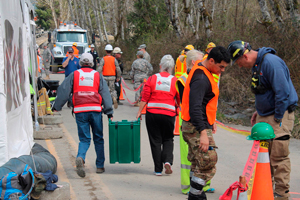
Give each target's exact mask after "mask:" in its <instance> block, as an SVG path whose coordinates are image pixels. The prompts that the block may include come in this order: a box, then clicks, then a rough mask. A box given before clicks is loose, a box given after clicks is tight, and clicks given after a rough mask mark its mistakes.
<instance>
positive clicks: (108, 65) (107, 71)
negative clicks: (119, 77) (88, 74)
mask: <svg viewBox="0 0 300 200" xmlns="http://www.w3.org/2000/svg"><path fill="white" fill-rule="evenodd" d="M103 59H104V66H103V69H102V74H103V76H115V75H116V65H115V59H116V58H115V57H113V56H110V55H109V56H104V57H103Z"/></svg>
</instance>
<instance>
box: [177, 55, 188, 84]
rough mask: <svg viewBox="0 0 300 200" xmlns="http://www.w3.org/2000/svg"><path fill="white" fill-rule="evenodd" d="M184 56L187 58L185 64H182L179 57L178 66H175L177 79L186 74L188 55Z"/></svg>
mask: <svg viewBox="0 0 300 200" xmlns="http://www.w3.org/2000/svg"><path fill="white" fill-rule="evenodd" d="M180 56H182V55H180ZM180 56H179V57H180ZM183 56H185V58H184V61H183V62H180V59H179V57H178V58H177V60H176V65H175V76H176V78H179V77H180V76H181V75H182V74H183V73H186V55H183Z"/></svg>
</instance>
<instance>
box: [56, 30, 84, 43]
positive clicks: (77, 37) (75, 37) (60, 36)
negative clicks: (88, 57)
mask: <svg viewBox="0 0 300 200" xmlns="http://www.w3.org/2000/svg"><path fill="white" fill-rule="evenodd" d="M57 42H81V43H87V39H86V33H83V32H58V33H57Z"/></svg>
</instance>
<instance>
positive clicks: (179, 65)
mask: <svg viewBox="0 0 300 200" xmlns="http://www.w3.org/2000/svg"><path fill="white" fill-rule="evenodd" d="M194 49H195V48H194V46H193V45H191V44H189V45H187V46H185V48H184V51H183V54H182V55H180V56H178V58H177V60H176V65H175V76H176V77H177V78H179V77H180V76H181V75H182V74H183V73H186V53H187V52H188V51H191V50H194Z"/></svg>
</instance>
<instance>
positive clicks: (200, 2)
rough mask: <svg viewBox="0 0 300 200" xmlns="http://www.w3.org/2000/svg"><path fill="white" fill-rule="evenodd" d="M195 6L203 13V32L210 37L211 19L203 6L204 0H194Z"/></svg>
mask: <svg viewBox="0 0 300 200" xmlns="http://www.w3.org/2000/svg"><path fill="white" fill-rule="evenodd" d="M195 6H196V8H197V9H198V10H199V11H200V13H201V14H202V15H203V18H204V23H205V34H206V37H207V38H210V37H211V34H212V19H211V17H210V15H209V13H208V12H207V10H206V8H205V5H204V0H196V1H195Z"/></svg>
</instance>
